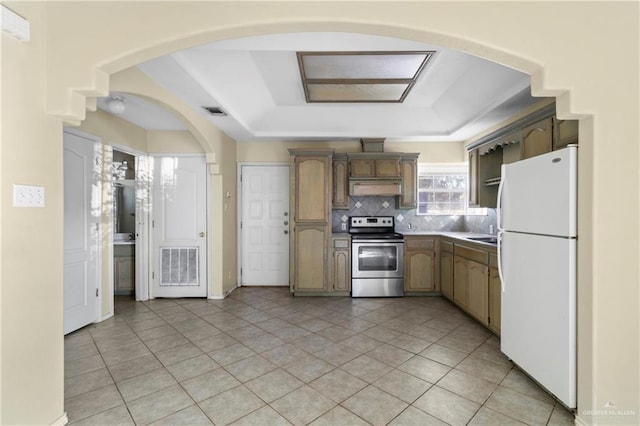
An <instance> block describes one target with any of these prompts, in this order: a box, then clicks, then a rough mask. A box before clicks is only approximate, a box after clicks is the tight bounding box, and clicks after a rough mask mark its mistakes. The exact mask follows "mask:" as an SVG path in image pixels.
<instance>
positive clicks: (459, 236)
mask: <svg viewBox="0 0 640 426" xmlns="http://www.w3.org/2000/svg"><path fill="white" fill-rule="evenodd" d="M400 233H401V234H402V235H405V236H412V235H415V236H430V235H433V236H440V237H447V238H453V239H456V240H460V241H464V242H465V243H471V244H479V245H481V246H484V247H491V248H496V247H497V244H492V243H487V242H484V241H476V240H472V239H471V238H479V237H495V235H491V234H479V233H477V232H443V231H408V232H400Z"/></svg>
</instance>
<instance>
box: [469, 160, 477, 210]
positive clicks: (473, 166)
mask: <svg viewBox="0 0 640 426" xmlns="http://www.w3.org/2000/svg"><path fill="white" fill-rule="evenodd" d="M469 205H470V206H472V207H473V206H477V205H478V150H477V149H474V150H473V151H469Z"/></svg>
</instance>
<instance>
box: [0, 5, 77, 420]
mask: <svg viewBox="0 0 640 426" xmlns="http://www.w3.org/2000/svg"><path fill="white" fill-rule="evenodd" d="M10 7H12V8H13V5H10ZM14 10H16V11H17V12H18V13H20V15H22V16H24V17H26V18H27V19H28V20H29V21H30V23H31V41H30V42H29V43H20V42H18V41H16V40H13V39H11V38H9V37H7V36H6V35H5V34H4V33H3V34H2V40H1V43H2V44H1V52H2V53H1V54H2V76H1V80H0V81H1V90H0V92H1V93H2V101H1V102H2V107H1V113H2V116H1V125H0V129H1V130H0V138H1V139H0V162H1V163H0V179H1V184H0V185H1V186H0V194H1V195H2V196H1V198H0V206H1V215H0V247H1V249H0V250H1V251H0V253H1V254H2V259H1V263H0V266H1V268H0V294H1V299H0V303H1V304H2V305H1V306H0V341H1V342H2V344H1V346H0V350H1V353H0V392H1V393H0V424H3V425H5V424H6V425H8V424H50V423H52V422H54V421H56V419H58V418H60V417H61V416H62V415H63V397H64V396H63V384H64V377H63V372H64V370H63V356H64V355H63V354H64V352H63V341H62V309H63V305H62V296H63V294H62V248H63V245H62V237H63V234H62V231H63V228H62V223H63V222H62V221H63V217H62V211H63V199H62V187H63V177H62V152H63V151H62V123H61V122H60V120H58V119H55V118H54V117H51V116H48V115H46V114H45V112H44V110H43V108H44V98H43V93H44V92H45V91H46V76H45V70H46V63H45V56H44V52H45V49H46V26H45V25H46V19H45V16H44V9H43V7H42V6H41V5H39V4H30V3H22V4H20V5H19V8H18V7H16V8H15V9H14ZM13 184H27V185H38V186H43V187H44V188H45V207H44V208H15V207H12V191H13Z"/></svg>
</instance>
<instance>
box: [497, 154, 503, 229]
mask: <svg viewBox="0 0 640 426" xmlns="http://www.w3.org/2000/svg"><path fill="white" fill-rule="evenodd" d="M501 169H502V170H501V173H500V185H498V199H497V203H496V213H497V218H496V226H497V228H498V231H504V228H503V227H502V188H503V187H504V180H505V168H504V164H503V165H502V166H501ZM498 241H500V238H498Z"/></svg>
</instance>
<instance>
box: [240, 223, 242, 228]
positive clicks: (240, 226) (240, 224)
mask: <svg viewBox="0 0 640 426" xmlns="http://www.w3.org/2000/svg"><path fill="white" fill-rule="evenodd" d="M240 229H242V221H240Z"/></svg>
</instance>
